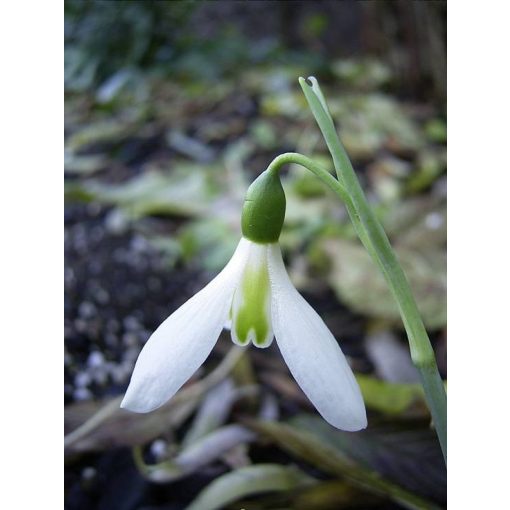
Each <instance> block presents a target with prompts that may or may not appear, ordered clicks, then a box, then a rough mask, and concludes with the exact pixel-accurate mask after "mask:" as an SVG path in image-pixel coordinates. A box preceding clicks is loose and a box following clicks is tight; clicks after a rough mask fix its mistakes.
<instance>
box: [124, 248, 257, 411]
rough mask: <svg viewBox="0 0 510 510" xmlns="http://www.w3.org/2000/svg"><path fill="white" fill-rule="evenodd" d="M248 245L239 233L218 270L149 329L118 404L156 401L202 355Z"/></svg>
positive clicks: (148, 405)
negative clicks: (209, 279) (151, 331)
mask: <svg viewBox="0 0 510 510" xmlns="http://www.w3.org/2000/svg"><path fill="white" fill-rule="evenodd" d="M248 246H249V243H248V242H247V241H246V240H245V239H241V241H240V243H239V245H238V247H237V249H236V251H235V253H234V255H233V256H232V258H231V259H230V262H229V263H228V264H227V265H226V266H225V268H224V269H223V271H222V272H221V273H220V274H219V275H218V276H216V278H214V280H212V281H211V283H209V284H208V285H207V286H206V287H205V288H203V289H202V290H201V291H200V292H198V293H197V294H195V295H194V296H193V297H192V298H191V299H189V300H188V301H186V303H184V304H183V305H182V306H181V307H180V308H179V309H178V310H176V311H175V312H174V313H173V314H172V315H170V317H168V319H166V320H165V321H164V322H163V323H162V324H161V325H160V326H159V327H158V329H157V330H156V331H155V332H154V333H153V334H152V336H151V337H150V338H149V340H148V341H147V343H146V344H145V346H144V348H143V350H142V352H141V353H140V356H139V357H138V360H137V362H136V365H135V369H134V371H133V375H132V377H131V382H130V384H129V387H128V389H127V391H126V395H125V396H124V399H123V401H122V403H121V407H124V408H126V409H129V410H131V411H136V412H140V413H146V412H149V411H152V410H154V409H156V408H158V407H160V406H161V405H163V404H164V403H165V402H166V401H167V400H169V399H170V398H171V397H172V396H173V395H174V394H175V393H176V392H177V390H178V389H179V388H180V387H181V386H182V385H183V384H184V383H185V382H186V381H187V380H188V379H189V378H190V377H191V376H192V375H193V373H194V372H195V371H196V370H197V369H198V368H199V367H200V365H202V363H203V362H204V361H205V360H206V358H207V356H209V354H210V352H211V350H212V349H213V347H214V344H215V343H216V340H217V339H218V336H219V334H220V333H221V330H222V328H223V325H224V324H225V321H226V319H227V317H228V313H229V309H230V306H231V304H232V296H233V293H234V290H235V287H236V285H237V282H238V281H239V277H240V274H241V271H242V269H243V267H244V264H245V261H246V257H247V250H248Z"/></svg>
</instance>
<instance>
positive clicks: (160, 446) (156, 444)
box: [150, 439, 167, 460]
mask: <svg viewBox="0 0 510 510" xmlns="http://www.w3.org/2000/svg"><path fill="white" fill-rule="evenodd" d="M150 452H151V454H152V455H154V458H155V459H156V460H161V459H163V458H164V457H165V456H166V454H167V444H166V441H163V439H156V440H155V441H153V443H152V444H151V446H150Z"/></svg>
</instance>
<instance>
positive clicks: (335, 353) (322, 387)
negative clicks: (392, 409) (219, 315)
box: [268, 244, 367, 431]
mask: <svg viewBox="0 0 510 510" xmlns="http://www.w3.org/2000/svg"><path fill="white" fill-rule="evenodd" d="M268 260H269V275H270V278H271V289H272V296H273V301H272V315H273V330H274V333H275V336H276V342H277V344H278V347H279V348H280V351H281V353H282V356H283V358H284V359H285V362H286V363H287V365H288V367H289V369H290V371H291V373H292V375H293V376H294V378H295V379H296V381H297V382H298V384H299V386H301V389H302V390H303V392H304V393H305V394H306V396H307V397H308V398H309V399H310V400H311V402H312V403H313V404H314V405H315V407H316V408H317V410H318V411H319V413H320V414H321V415H322V417H323V418H324V419H325V420H326V421H327V422H329V423H330V424H331V425H333V426H334V427H337V428H339V429H343V430H349V431H355V430H360V429H363V428H365V427H366V426H367V417H366V411H365V404H364V403H363V397H362V396H361V391H360V389H359V386H358V383H357V382H356V379H355V377H354V374H353V373H352V370H351V368H350V367H349V364H348V363H347V361H346V359H345V356H344V355H343V353H342V351H341V349H340V347H339V346H338V343H337V342H336V340H335V338H334V337H333V335H332V334H331V332H330V331H329V329H328V328H327V326H326V325H325V324H324V322H323V321H322V319H321V318H320V317H319V315H318V314H317V313H316V312H315V310H314V309H313V308H312V307H311V306H310V305H309V304H308V303H307V302H306V301H305V300H304V299H303V297H302V296H301V295H300V294H299V292H298V291H297V290H296V289H295V287H294V286H293V285H292V283H291V281H290V280H289V277H288V275H287V271H286V270H285V266H284V264H283V260H282V255H281V251H280V247H279V245H278V244H273V245H271V246H270V247H269V257H268Z"/></svg>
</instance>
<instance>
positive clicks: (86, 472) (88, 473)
mask: <svg viewBox="0 0 510 510" xmlns="http://www.w3.org/2000/svg"><path fill="white" fill-rule="evenodd" d="M96 473H97V471H96V470H95V469H94V468H93V467H90V466H89V467H86V468H84V469H83V471H82V472H81V476H82V478H83V479H84V480H92V478H94V477H95V476H96Z"/></svg>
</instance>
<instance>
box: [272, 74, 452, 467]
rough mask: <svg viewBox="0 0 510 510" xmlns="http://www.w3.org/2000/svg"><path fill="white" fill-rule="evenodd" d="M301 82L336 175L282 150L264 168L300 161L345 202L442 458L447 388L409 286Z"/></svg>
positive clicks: (317, 104) (330, 128) (320, 109)
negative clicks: (402, 338)
mask: <svg viewBox="0 0 510 510" xmlns="http://www.w3.org/2000/svg"><path fill="white" fill-rule="evenodd" d="M300 84H301V87H302V88H303V91H304V93H305V96H306V98H307V100H308V103H309V105H310V108H311V110H312V112H313V114H314V116H315V119H316V121H317V123H318V124H319V128H320V129H321V131H322V134H323V136H324V138H325V140H326V144H327V146H328V149H329V151H330V153H331V156H332V158H333V163H334V166H335V169H336V172H337V177H338V179H335V177H333V175H331V174H330V173H329V172H328V171H327V170H326V169H324V168H322V167H321V166H319V165H317V164H316V163H315V162H313V161H312V160H311V159H309V158H307V157H306V156H303V155H302V154H297V153H285V154H281V155H280V156H278V157H276V158H275V159H274V160H273V161H272V162H271V163H270V165H269V167H268V171H270V172H279V170H280V168H281V167H282V165H285V164H288V163H296V164H298V165H301V166H303V167H305V168H307V169H308V170H309V171H311V172H312V173H313V174H314V175H316V176H317V177H318V178H319V179H320V180H321V181H322V182H323V183H324V184H326V186H328V187H329V188H330V189H331V190H332V191H334V192H335V193H336V194H337V195H338V197H339V198H340V199H341V200H342V201H343V202H344V204H345V206H346V208H347V211H348V213H349V216H350V218H351V221H352V223H353V225H354V228H355V230H356V233H357V234H358V236H359V238H360V240H361V242H362V243H363V245H364V246H365V248H366V249H367V251H368V252H369V254H370V256H371V257H372V259H373V260H374V262H375V263H376V264H377V266H378V267H379V269H380V270H381V272H382V274H383V275H384V278H385V279H386V282H387V284H388V286H389V288H390V290H391V292H392V294H393V297H394V298H395V301H396V302H397V305H398V308H399V311H400V315H401V317H402V321H403V323H404V327H405V329H406V332H407V336H408V339H409V347H410V351H411V358H412V360H413V363H414V365H415V366H416V367H417V369H418V371H419V373H420V377H421V382H422V385H423V388H424V390H425V397H426V400H427V403H428V405H429V408H430V410H431V414H432V418H433V420H434V425H435V428H436V431H437V435H438V438H439V443H440V445H441V449H442V452H443V456H444V458H445V462H446V392H445V388H444V385H443V381H442V379H441V376H440V375H439V370H438V368H437V364H436V359H435V355H434V350H433V349H432V345H431V344H430V340H429V337H428V335H427V331H426V330H425V326H424V324H423V321H422V319H421V316H420V313H419V311H418V307H417V306H416V302H415V300H414V297H413V294H412V292H411V288H410V286H409V283H408V281H407V278H406V276H405V274H404V271H403V270H402V268H401V266H400V264H399V262H398V260H397V257H396V255H395V253H394V251H393V249H392V247H391V244H390V242H389V240H388V237H387V236H386V233H385V232H384V229H383V228H382V226H381V224H380V223H379V221H378V219H377V218H376V216H375V215H374V213H373V212H372V210H371V208H370V206H369V205H368V202H367V200H366V198H365V195H364V193H363V190H362V189H361V186H360V184H359V181H358V179H357V177H356V174H355V172H354V169H353V167H352V164H351V162H350V159H349V157H348V156H347V153H346V152H345V149H344V148H343V146H342V143H341V142H340V140H339V138H338V136H337V133H336V130H335V127H334V124H333V121H332V119H331V116H330V114H329V112H328V111H327V106H326V103H325V100H324V96H323V95H322V92H321V91H320V88H319V85H318V83H317V82H316V80H315V81H313V88H312V87H310V86H309V85H308V84H307V83H306V81H305V80H303V79H302V78H301V79H300Z"/></svg>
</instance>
